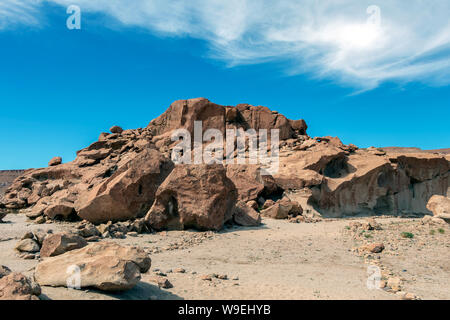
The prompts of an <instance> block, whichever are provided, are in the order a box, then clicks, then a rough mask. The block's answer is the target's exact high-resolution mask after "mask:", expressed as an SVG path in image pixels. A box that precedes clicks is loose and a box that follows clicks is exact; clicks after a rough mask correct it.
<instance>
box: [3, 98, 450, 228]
mask: <svg viewBox="0 0 450 320" xmlns="http://www.w3.org/2000/svg"><path fill="white" fill-rule="evenodd" d="M195 121H202V133H204V132H205V131H206V130H207V129H217V130H219V131H220V132H221V133H222V135H223V137H224V139H225V138H226V136H227V131H226V130H227V129H243V130H247V129H254V130H256V131H258V130H260V129H267V130H268V131H269V132H268V135H269V140H270V130H271V129H278V130H279V137H280V153H279V160H280V164H279V170H278V172H277V173H274V174H273V175H272V176H267V175H262V174H261V170H260V169H261V166H260V165H258V164H249V162H247V164H228V163H224V164H215V165H208V166H207V165H203V164H202V165H175V164H174V162H173V161H172V157H171V153H172V152H171V151H172V150H173V148H174V147H175V146H176V145H177V144H178V143H179V141H172V139H171V136H172V133H173V132H174V131H175V130H178V129H181V128H183V129H186V130H187V131H188V132H190V133H191V138H192V139H194V136H195V130H194V122H195ZM306 130H307V126H306V123H305V121H303V120H289V119H287V118H286V117H284V116H283V115H281V114H279V113H278V112H276V111H271V110H269V109H268V108H266V107H262V106H256V107H255V106H250V105H247V104H241V105H238V106H236V107H231V106H220V105H217V104H214V103H212V102H210V101H208V100H207V99H203V98H199V99H191V100H180V101H176V102H174V103H173V104H172V105H171V106H170V107H169V108H168V110H167V111H166V112H164V113H163V114H162V115H161V116H159V117H158V118H156V119H154V120H153V121H151V122H150V123H149V125H148V126H147V127H146V128H143V129H135V130H123V129H122V128H120V127H117V126H115V127H112V128H111V133H102V134H100V137H99V139H98V141H96V142H94V143H93V144H91V145H90V146H89V147H87V148H85V149H83V150H80V151H78V152H77V157H76V159H75V160H74V161H72V162H68V163H64V164H58V165H55V166H51V167H48V168H42V169H36V170H28V171H26V172H25V173H24V174H23V175H22V176H20V177H19V178H18V179H16V180H15V181H14V183H13V184H12V185H11V186H10V187H9V188H8V189H7V191H6V194H5V197H4V199H3V200H2V203H1V204H0V208H1V206H3V207H4V210H12V211H15V210H23V209H26V214H27V216H28V217H29V218H31V219H36V218H38V217H39V218H40V219H41V220H42V218H41V217H45V219H80V218H82V219H85V220H88V221H90V222H92V223H95V224H99V223H106V222H108V221H121V220H130V219H131V220H133V219H137V218H142V217H144V216H145V217H146V222H147V224H148V225H149V226H150V227H152V228H154V229H158V230H159V229H165V228H177V229H179V228H190V227H194V228H198V229H214V230H217V229H220V228H221V227H222V226H223V224H224V223H225V222H227V221H235V222H237V223H241V224H254V223H259V222H258V221H259V216H258V215H256V214H255V212H256V213H258V211H261V210H264V211H265V215H266V216H273V217H275V218H285V217H286V216H290V215H293V216H295V215H296V214H303V215H314V214H321V215H324V216H332V217H339V216H343V215H357V214H366V215H373V214H392V215H399V214H411V213H414V214H429V213H430V212H429V210H428V209H427V208H426V204H427V202H428V200H429V199H430V198H431V196H433V195H446V194H447V190H448V188H449V172H450V164H449V163H450V162H449V160H450V156H448V155H444V154H431V153H417V154H416V153H401V152H397V151H396V150H395V149H394V151H385V150H381V149H377V148H368V149H358V148H357V147H356V146H354V145H351V144H350V145H344V144H342V142H341V141H340V140H339V139H338V138H333V137H320V138H314V139H313V138H311V137H309V136H308V135H307V134H306ZM235 143H236V141H235ZM225 149H226V148H225ZM226 151H228V150H226ZM245 152H246V155H248V148H246V151H245ZM226 153H227V152H226ZM230 154H231V155H232V158H233V157H234V158H236V153H229V152H228V155H230ZM223 156H224V157H225V156H226V154H224V155H223ZM283 198H284V200H283ZM286 201H287V202H288V203H291V202H292V203H297V204H296V205H295V206H294V207H295V208H297V207H298V209H297V211H298V212H299V213H294V212H290V211H291V209H292V208H290V209H289V208H287V207H289V205H288V206H286V203H285V202H286ZM238 202H239V205H238ZM243 203H245V205H246V206H249V207H250V208H252V209H253V210H255V212H253V211H251V210H248V209H247V208H246V207H244V206H243ZM287 209H289V210H287ZM302 212H303V213H302ZM45 219H44V221H45Z"/></svg>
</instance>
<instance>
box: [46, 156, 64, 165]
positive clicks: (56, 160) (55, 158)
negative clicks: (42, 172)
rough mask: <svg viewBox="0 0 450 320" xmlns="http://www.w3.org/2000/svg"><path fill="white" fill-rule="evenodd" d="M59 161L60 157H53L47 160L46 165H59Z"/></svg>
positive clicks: (60, 161)
mask: <svg viewBox="0 0 450 320" xmlns="http://www.w3.org/2000/svg"><path fill="white" fill-rule="evenodd" d="M61 163H62V158H61V157H54V158H52V159H51V160H50V161H49V163H48V166H49V167H53V166H57V165H60V164H61Z"/></svg>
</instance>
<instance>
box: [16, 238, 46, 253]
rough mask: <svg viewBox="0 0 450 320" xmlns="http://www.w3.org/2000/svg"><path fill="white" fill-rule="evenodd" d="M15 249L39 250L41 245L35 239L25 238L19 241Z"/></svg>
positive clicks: (25, 250) (31, 251)
mask: <svg viewBox="0 0 450 320" xmlns="http://www.w3.org/2000/svg"><path fill="white" fill-rule="evenodd" d="M15 249H16V250H17V251H20V252H30V253H34V252H39V249H40V248H39V245H38V244H37V242H36V241H34V240H33V239H23V240H21V241H19V243H18V244H17V245H16V247H15Z"/></svg>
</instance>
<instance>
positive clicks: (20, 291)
mask: <svg viewBox="0 0 450 320" xmlns="http://www.w3.org/2000/svg"><path fill="white" fill-rule="evenodd" d="M40 294H41V288H40V287H39V285H37V284H36V283H34V282H33V281H32V280H31V279H30V278H28V277H25V276H24V275H23V274H20V273H9V274H8V275H6V276H4V277H2V278H0V300H39V297H38V296H39V295H40Z"/></svg>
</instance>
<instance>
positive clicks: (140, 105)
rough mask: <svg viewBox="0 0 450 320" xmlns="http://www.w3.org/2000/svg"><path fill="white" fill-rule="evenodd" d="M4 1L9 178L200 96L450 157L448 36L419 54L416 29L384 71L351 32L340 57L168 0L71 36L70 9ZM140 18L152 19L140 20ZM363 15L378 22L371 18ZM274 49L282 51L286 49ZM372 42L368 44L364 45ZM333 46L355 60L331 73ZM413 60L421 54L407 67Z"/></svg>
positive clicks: (366, 140)
mask: <svg viewBox="0 0 450 320" xmlns="http://www.w3.org/2000/svg"><path fill="white" fill-rule="evenodd" d="M5 1H6V2H5V3H6V9H5V7H3V11H2V6H1V5H0V107H1V116H0V146H1V149H2V157H0V170H1V169H20V168H30V167H43V166H46V164H47V162H48V161H49V159H50V158H52V157H53V156H62V157H63V160H64V161H65V162H66V161H70V160H73V159H74V157H75V152H76V151H77V150H79V149H81V148H84V147H86V146H87V145H89V144H90V143H92V142H94V141H95V140H97V138H98V136H99V134H100V133H101V132H103V131H108V128H109V127H111V126H112V125H120V126H122V127H123V128H125V129H126V128H137V127H144V126H146V125H147V124H148V122H150V120H152V119H153V118H155V117H157V116H158V115H159V114H161V113H162V112H164V111H165V110H166V109H167V107H168V106H169V105H170V103H171V102H173V101H175V100H178V99H186V98H195V97H206V98H208V99H210V100H211V101H213V102H216V103H219V104H223V105H236V104H238V103H250V104H253V105H265V106H267V107H269V108H271V109H273V110H277V111H279V112H281V113H283V114H285V115H286V116H287V117H288V118H291V119H299V118H303V119H305V120H306V121H307V123H308V125H309V130H308V133H309V135H310V136H325V135H331V136H338V137H340V138H341V140H342V141H343V142H344V143H354V144H356V145H358V146H360V147H368V146H372V145H373V146H408V147H409V146H411V147H420V148H423V149H436V148H449V147H450V126H449V119H450V103H449V102H450V87H449V85H448V84H449V83H448V82H449V81H448V79H449V77H448V75H449V73H450V72H449V68H448V56H449V55H448V52H449V46H448V43H449V39H448V35H449V33H448V30H450V29H448V28H444V29H442V30H441V29H439V28H440V27H439V28H438V27H437V26H436V29H435V30H434V32H437V33H438V34H437V35H436V39H438V40H439V41H441V42H439V43H438V45H436V41H437V40H436V41H435V42H433V44H434V45H435V46H434V47H432V46H431V47H430V46H429V43H425V42H424V43H423V45H422V46H421V48H422V49H420V52H419V51H414V50H419V49H417V48H416V46H417V44H415V45H411V44H410V43H409V41H413V40H414V41H422V40H423V41H425V38H426V39H429V38H430V35H429V34H419V33H418V32H415V33H414V31H416V30H417V29H416V28H418V26H416V25H413V26H411V30H410V31H411V34H414V36H411V37H410V38H408V37H406V38H405V37H404V35H405V34H408V33H407V31H403V33H402V34H403V37H401V39H402V40H401V41H403V42H405V43H402V44H399V45H398V47H396V52H395V54H394V53H392V51H393V50H390V51H389V52H390V54H391V55H386V56H384V57H383V61H374V59H373V58H371V59H369V58H367V56H368V55H370V54H375V53H376V50H379V49H380V48H378V47H375V45H371V44H368V43H366V42H367V41H368V40H367V39H365V38H364V39H363V40H361V39H360V37H359V35H358V34H356V35H354V34H351V35H350V36H349V35H348V34H347V33H346V32H347V31H343V32H344V33H342V39H343V42H342V43H339V45H338V47H339V50H337V49H335V48H334V47H332V46H331V44H333V43H334V42H333V43H331V42H330V43H328V45H327V46H325V47H326V48H324V47H323V45H322V44H323V42H326V41H328V40H327V39H329V38H328V35H327V32H328V31H324V32H325V33H324V34H321V35H320V37H319V38H320V41H319V40H317V41H319V42H320V45H317V43H316V42H308V41H309V40H308V41H307V40H305V39H300V40H299V39H297V38H294V39H292V38H289V37H288V35H287V34H286V32H284V33H283V32H280V33H278V34H277V35H276V37H275V38H270V39H265V38H263V37H262V36H261V34H259V35H258V34H257V35H255V30H254V26H253V27H252V26H251V25H250V26H246V27H245V28H247V29H242V28H243V27H242V28H241V29H239V28H238V30H237V31H236V30H234V29H232V30H230V29H229V27H228V24H226V23H225V24H221V23H219V22H220V19H218V18H217V19H214V21H213V22H211V21H210V20H206V22H205V21H203V20H202V19H203V18H201V17H198V16H196V15H193V16H191V19H188V20H189V21H188V22H186V23H184V24H181V25H176V24H174V21H179V16H175V17H171V16H170V15H169V13H168V12H167V10H168V9H167V8H165V9H164V10H163V9H161V8H160V7H158V6H164V2H159V1H153V2H155V3H156V4H154V6H153V7H151V8H148V7H147V6H145V7H142V8H139V7H136V8H131V9H130V10H129V11H126V14H127V15H129V16H123V15H118V14H117V12H116V11H115V9H116V8H115V7H114V8H107V6H106V5H105V4H104V2H103V1H97V6H95V5H92V3H91V4H90V5H89V4H88V2H86V3H85V2H84V1H78V3H79V5H80V7H81V9H82V27H81V30H68V29H67V27H66V19H67V17H68V16H69V15H68V14H66V8H67V5H68V3H66V2H65V1H63V0H61V1H45V2H42V1H40V0H37V1H35V3H36V4H35V5H32V6H30V7H29V6H25V5H24V4H23V3H22V1H20V0H5ZM8 1H9V5H10V6H9V7H8ZM198 1H200V0H198ZM345 1H347V0H345ZM49 2H52V3H49ZM137 2H139V3H141V2H142V1H137ZM150 2H152V1H150ZM213 2H214V1H213ZM288 2H289V1H288ZM307 2H308V1H307ZM353 2H355V1H353ZM414 2H415V1H412V3H414ZM71 3H77V1H71ZM102 3H103V6H102ZM118 3H120V2H118ZM142 3H144V4H146V5H147V4H148V3H149V1H147V2H142ZM83 5H84V7H83ZM267 5H269V4H267ZM14 6H19V7H18V8H20V10H21V11H20V10H12V9H11V8H14ZM155 6H156V7H155ZM105 8H107V9H105ZM155 8H156V9H155ZM158 8H159V9H158ZM381 8H383V7H382V6H381ZM172 9H173V10H171V11H170V13H172V11H174V12H180V15H181V14H182V15H183V16H186V12H189V7H188V8H185V7H182V8H181V9H180V8H172ZM175 9H177V10H178V11H177V10H175ZM212 9H217V8H212ZM212 9H211V10H212ZM220 9H221V10H223V12H227V10H229V8H227V7H224V8H222V7H221V8H220ZM282 9H283V8H277V10H279V11H280V12H281V13H282V12H283V11H282ZM416 9H417V10H419V9H420V8H416ZM438 9H439V8H438ZM441 9H442V8H441ZM133 10H137V11H133ZM145 10H150V11H148V12H149V13H148V14H149V16H148V19H150V21H156V22H158V21H163V22H164V23H166V24H167V25H165V24H161V23H156V24H155V25H153V24H152V23H148V21H147V20H146V19H145V18H146V16H145V15H144V14H143V13H142V12H144V13H146V11H145ZM152 10H153V11H152ZM158 10H161V12H159V14H160V15H159V16H158V15H156V13H154V12H158ZM186 10H187V11H186ZM243 10H244V9H243ZM316 10H317V8H316ZM434 10H436V8H435V9H434ZM244 11H245V10H244ZM386 11H388V10H387V9H386ZM439 11H441V10H439ZM11 12H13V13H14V14H12V13H11ZM120 12H124V11H123V10H122V11H120ZM138 12H141V14H140V15H141V16H142V15H144V16H143V17H141V16H139V17H136V19H135V20H133V19H132V18H131V17H133V14H134V15H138ZM214 12H215V11H214ZM382 12H383V11H382ZM447 12H449V11H447ZM350 14H351V13H349V15H350ZM386 15H388V17H389V11H388V12H387V13H386ZM361 16H362V18H364V19H366V12H365V11H363V12H362V14H361ZM202 17H203V16H202ZM245 17H247V18H248V19H250V18H252V17H253V16H252V15H251V14H250V15H248V16H245V15H244V18H245ZM350 17H352V16H348V19H350ZM357 17H359V16H357ZM395 17H397V16H396V15H392V17H390V19H391V20H392V21H395V19H394V18H395ZM176 18H178V20H177V19H176ZM219 18H220V15H219ZM359 18H361V17H359ZM359 18H358V19H359ZM362 18H361V19H362ZM2 19H3V22H4V23H3V24H2ZM151 19H153V20H151ZM158 19H159V20H158ZM161 19H162V20H161ZM171 19H173V20H171ZM430 19H431V18H430V17H428V20H429V21H430ZM436 19H437V20H439V18H436ZM436 19H434V20H436ZM215 20H217V21H219V22H217V23H218V24H217V25H216V24H215V23H216V21H215ZM391 20H389V21H391ZM416 20H417V19H416ZM419 20H420V19H419ZM447 20H448V17H447ZM239 21H240V20H239ZM239 21H237V22H236V21H232V22H233V23H234V24H233V25H239V23H240V22H239ZM242 21H244V20H242ZM245 21H247V20H245ZM250 21H252V20H251V19H250ZM339 21H340V20H339ZM346 21H347V20H346ZM443 21H444V20H443ZM425 22H426V19H425V20H424V23H425ZM230 23H231V22H230ZM254 23H255V25H260V24H258V23H259V22H258V21H255V22H254ZM414 23H417V22H414ZM445 23H447V25H448V21H447V22H445ZM331 25H333V24H331ZM223 26H226V27H223ZM202 28H206V29H207V30H214V32H212V31H211V32H210V33H205V32H204V31H203V30H204V29H202ZM221 28H222V29H221ZM223 28H225V29H223ZM236 28H237V27H236ZM206 29H205V30H206ZM258 30H259V29H258ZM271 30H272V29H271ZM323 30H327V29H326V28H325V29H323ZM343 30H347V29H346V28H343ZM421 30H422V29H421ZM440 30H441V31H442V32H440V33H439V32H438V31H440ZM429 32H433V30H430V31H429ZM249 34H250V35H254V38H251V37H249ZM316 36H317V35H315V34H314V37H316ZM271 37H274V36H273V35H271ZM286 37H288V38H287V40H286ZM314 37H313V35H310V36H309V37H308V39H312V38H314ZM316 38H317V37H316ZM316 38H314V39H316ZM413 38H414V39H413ZM252 39H253V40H252ZM254 39H259V40H258V41H256V42H255V40H254ZM261 39H262V40H261ZM273 39H278V40H277V41H282V43H281V44H279V45H274V44H273V43H274V42H273V41H274V40H273ZM279 39H281V40H279ZM442 39H443V40H442ZM395 40H397V42H398V39H395ZM314 41H315V40H314ZM330 41H331V40H330ZM333 41H334V39H333ZM386 41H387V40H386ZM376 43H378V44H379V43H380V40H377V41H376ZM251 44H254V46H255V48H253V47H252V46H251ZM300 44H301V45H300ZM359 45H364V46H365V47H364V48H362V47H358V48H357V49H355V46H359ZM369 45H370V46H371V47H370V48H368V47H366V46H369ZM402 45H403V46H402ZM333 48H334V49H333ZM423 48H428V51H426V52H425V53H424V49H423ZM369 49H370V50H369ZM384 49H385V50H386V48H384ZM321 50H322V51H321ZM333 50H335V54H336V55H335V56H333V57H337V56H339V57H342V54H343V53H345V57H346V58H345V59H337V60H333V61H332V63H330V56H328V55H329V54H330V52H333ZM336 50H337V51H336ZM355 50H356V51H355ZM361 50H363V51H364V50H366V51H365V52H361ZM311 52H314V54H312V53H311ZM355 52H356V53H355ZM408 55H410V56H414V57H416V58H415V60H413V61H411V60H408V62H407V65H405V62H404V61H405V57H408ZM399 56H401V59H400V58H399ZM346 59H347V60H346ZM399 59H400V60H399ZM375 60H376V59H375ZM355 61H357V62H358V63H357V64H356V62H355ZM398 61H402V62H401V66H399V63H394V62H398ZM352 63H355V65H352ZM387 66H389V67H387Z"/></svg>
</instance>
